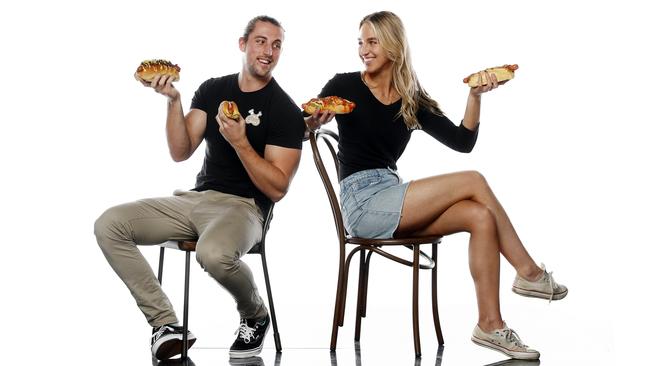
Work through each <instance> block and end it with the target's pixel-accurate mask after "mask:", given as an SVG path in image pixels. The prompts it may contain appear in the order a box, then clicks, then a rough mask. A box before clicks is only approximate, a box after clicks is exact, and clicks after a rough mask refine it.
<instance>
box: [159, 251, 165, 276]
mask: <svg viewBox="0 0 650 366" xmlns="http://www.w3.org/2000/svg"><path fill="white" fill-rule="evenodd" d="M164 262H165V247H160V257H159V258H158V283H159V284H160V285H162V275H163V264H164Z"/></svg>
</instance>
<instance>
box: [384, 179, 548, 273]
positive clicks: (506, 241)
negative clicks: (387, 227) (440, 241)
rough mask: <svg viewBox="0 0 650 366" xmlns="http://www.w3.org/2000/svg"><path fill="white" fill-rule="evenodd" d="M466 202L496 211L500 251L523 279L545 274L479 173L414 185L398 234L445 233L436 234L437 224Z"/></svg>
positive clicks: (410, 187)
mask: <svg viewBox="0 0 650 366" xmlns="http://www.w3.org/2000/svg"><path fill="white" fill-rule="evenodd" d="M463 200H471V201H474V202H476V203H479V204H481V205H483V206H485V207H487V208H488V209H489V210H490V211H491V212H492V214H493V216H494V219H495V220H496V227H497V236H498V240H497V242H498V245H499V250H500V252H501V253H502V254H503V256H504V257H505V258H506V259H507V260H508V262H510V264H512V266H513V267H514V268H515V270H516V271H517V273H518V274H519V275H520V276H521V277H523V278H525V279H528V280H534V279H536V278H538V277H539V276H540V275H541V274H542V269H541V268H539V267H538V266H537V264H535V262H534V261H533V259H532V258H531V257H530V255H529V254H528V252H527V251H526V248H524V246H523V244H522V242H521V240H520V239H519V236H518V235H517V232H516V231H515V229H514V227H513V226H512V223H511V222H510V219H509V218H508V215H507V214H506V212H505V210H504V208H503V206H501V204H500V203H499V201H498V200H497V198H496V196H495V195H494V193H493V192H492V189H490V186H489V185H488V184H487V181H486V180H485V178H484V177H483V176H482V175H481V174H480V173H478V172H475V171H467V172H459V173H450V174H444V175H439V176H435V177H429V178H425V179H421V180H416V181H413V182H411V184H410V185H409V188H408V190H407V192H406V197H405V199H404V205H403V208H402V219H401V221H400V223H399V226H398V228H397V230H396V235H398V236H404V235H427V234H435V235H438V234H441V233H440V232H437V231H435V225H433V223H434V221H436V219H437V218H439V217H440V216H441V215H442V214H443V213H444V212H445V211H446V210H448V209H449V208H450V207H452V206H453V205H454V204H456V203H458V202H460V201H463Z"/></svg>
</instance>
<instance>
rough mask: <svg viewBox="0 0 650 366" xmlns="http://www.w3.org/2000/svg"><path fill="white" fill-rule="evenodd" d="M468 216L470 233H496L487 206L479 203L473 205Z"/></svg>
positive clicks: (494, 224) (492, 215)
mask: <svg viewBox="0 0 650 366" xmlns="http://www.w3.org/2000/svg"><path fill="white" fill-rule="evenodd" d="M468 214H469V221H470V228H471V231H472V232H476V231H481V232H487V231H496V219H495V217H494V214H493V213H492V211H491V210H490V209H489V208H488V207H487V206H485V205H482V204H479V203H477V204H474V205H472V207H471V208H470V209H469V212H468Z"/></svg>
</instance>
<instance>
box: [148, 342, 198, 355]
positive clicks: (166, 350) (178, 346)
mask: <svg viewBox="0 0 650 366" xmlns="http://www.w3.org/2000/svg"><path fill="white" fill-rule="evenodd" d="M194 342H196V337H194V336H192V337H191V338H188V339H187V349H188V350H189V349H190V348H192V345H193V344H194ZM152 351H153V353H154V357H156V358H157V359H159V360H168V359H170V358H172V357H174V356H176V355H180V354H181V353H182V352H183V339H182V338H181V339H178V338H172V339H170V340H168V341H165V342H163V343H161V344H160V346H159V347H158V349H157V350H152Z"/></svg>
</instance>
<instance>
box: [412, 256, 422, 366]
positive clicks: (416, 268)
mask: <svg viewBox="0 0 650 366" xmlns="http://www.w3.org/2000/svg"><path fill="white" fill-rule="evenodd" d="M419 272H420V245H418V244H414V245H413V342H414V345H415V357H416V358H420V357H421V356H422V351H421V349H420V324H419V323H420V317H419V314H418V308H419V306H418V305H419V304H418V302H419V298H418V287H419V286H418V285H419V281H418V280H419Z"/></svg>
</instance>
